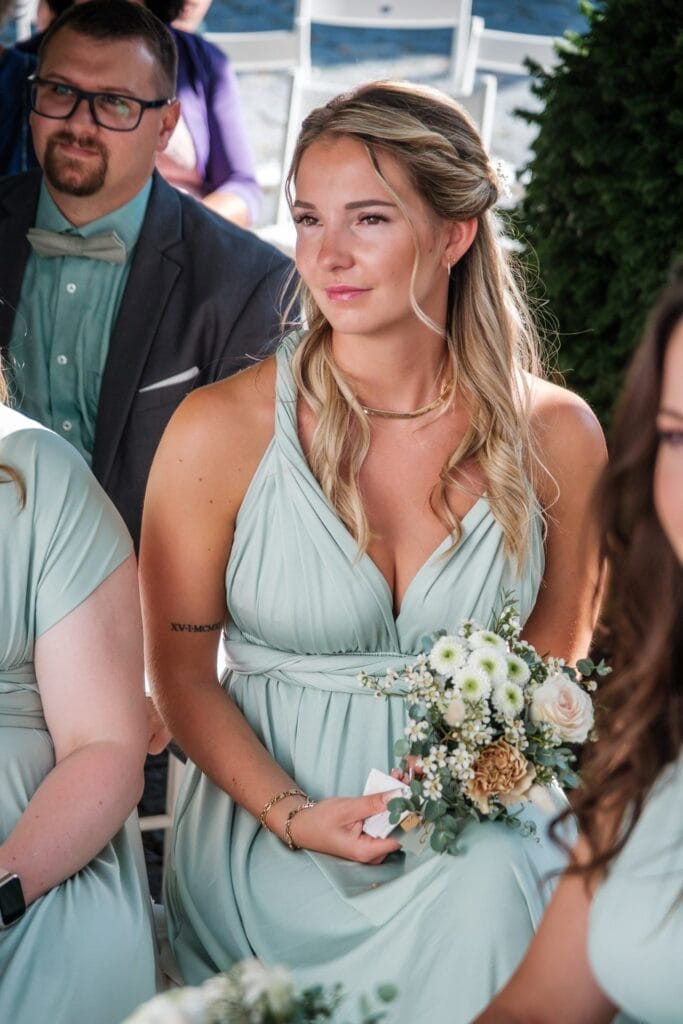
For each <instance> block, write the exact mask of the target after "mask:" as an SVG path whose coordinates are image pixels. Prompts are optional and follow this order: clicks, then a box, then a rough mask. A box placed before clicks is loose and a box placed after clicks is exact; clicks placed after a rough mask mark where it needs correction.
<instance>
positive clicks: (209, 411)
mask: <svg viewBox="0 0 683 1024" xmlns="http://www.w3.org/2000/svg"><path fill="white" fill-rule="evenodd" d="M274 421H275V357H274V356H270V357H268V358H267V359H265V360H263V362H260V363H256V364H255V365H253V366H249V367H247V369H245V370H242V371H240V372H239V373H236V374H234V375H233V376H232V377H226V378H225V380H220V381H217V382H216V383H215V384H207V385H206V386H205V387H203V388H197V389H196V391H192V392H190V394H189V395H188V396H187V398H185V399H184V401H183V402H181V404H180V405H179V407H178V409H177V410H176V412H175V413H174V415H173V417H172V419H171V421H170V423H169V425H168V428H167V432H166V433H167V434H168V435H169V436H170V437H171V438H172V439H173V440H174V441H181V442H182V441H183V440H185V441H190V442H201V443H202V444H207V443H210V444H211V446H212V448H214V450H215V451H217V452H220V453H221V454H224V453H225V452H226V450H235V449H236V448H242V447H243V446H245V445H246V446H247V448H248V449H251V448H258V447H259V446H261V445H262V446H263V447H265V446H266V445H267V443H268V441H269V440H270V438H271V437H272V435H273V429H274ZM164 439H165V440H167V439H168V438H167V437H166V435H165V436H164Z"/></svg>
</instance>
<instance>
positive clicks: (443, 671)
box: [429, 636, 467, 676]
mask: <svg viewBox="0 0 683 1024" xmlns="http://www.w3.org/2000/svg"><path fill="white" fill-rule="evenodd" d="M466 657H467V651H466V649H465V647H464V645H463V644H462V643H460V641H459V640H458V638H457V637H455V636H442V637H439V639H438V640H437V641H436V643H435V644H434V646H433V647H432V649H431V652H430V655H429V664H430V666H431V668H433V669H434V671H435V672H439V673H440V675H442V676H452V675H453V673H454V672H455V671H456V669H458V668H460V666H461V665H462V664H463V663H464V661H465V658H466Z"/></svg>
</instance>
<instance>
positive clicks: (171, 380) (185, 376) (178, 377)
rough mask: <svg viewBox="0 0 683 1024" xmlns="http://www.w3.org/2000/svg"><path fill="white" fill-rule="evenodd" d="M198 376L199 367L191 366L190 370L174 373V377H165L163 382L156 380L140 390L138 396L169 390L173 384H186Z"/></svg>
mask: <svg viewBox="0 0 683 1024" xmlns="http://www.w3.org/2000/svg"><path fill="white" fill-rule="evenodd" d="M197 376H199V367H198V366H191V367H190V369H189V370H183V371H182V372H181V373H174V374H173V376H172V377H164V379H163V380H155V381H154V383H153V384H146V385H145V387H144V388H140V389H139V391H138V394H139V395H144V393H145V391H157V390H158V389H159V388H168V387H170V386H171V384H184V383H185V381H186V380H194V378H195V377H197Z"/></svg>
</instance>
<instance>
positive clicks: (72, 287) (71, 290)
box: [66, 281, 76, 295]
mask: <svg viewBox="0 0 683 1024" xmlns="http://www.w3.org/2000/svg"><path fill="white" fill-rule="evenodd" d="M66 290H67V291H68V293H69V295H73V293H74V292H75V291H76V285H75V284H74V283H73V281H69V283H68V285H67V286H66Z"/></svg>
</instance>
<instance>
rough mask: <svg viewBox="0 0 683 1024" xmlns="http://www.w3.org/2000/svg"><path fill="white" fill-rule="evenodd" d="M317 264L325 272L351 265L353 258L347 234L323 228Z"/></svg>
mask: <svg viewBox="0 0 683 1024" xmlns="http://www.w3.org/2000/svg"><path fill="white" fill-rule="evenodd" d="M318 262H319V263H320V265H321V266H323V267H325V269H326V270H334V269H335V268H337V267H350V266H352V265H353V262H354V257H353V252H352V248H351V245H350V244H349V238H348V235H347V232H345V231H344V230H342V229H338V228H330V227H325V228H323V235H322V239H321V242H320V248H319V249H318Z"/></svg>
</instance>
